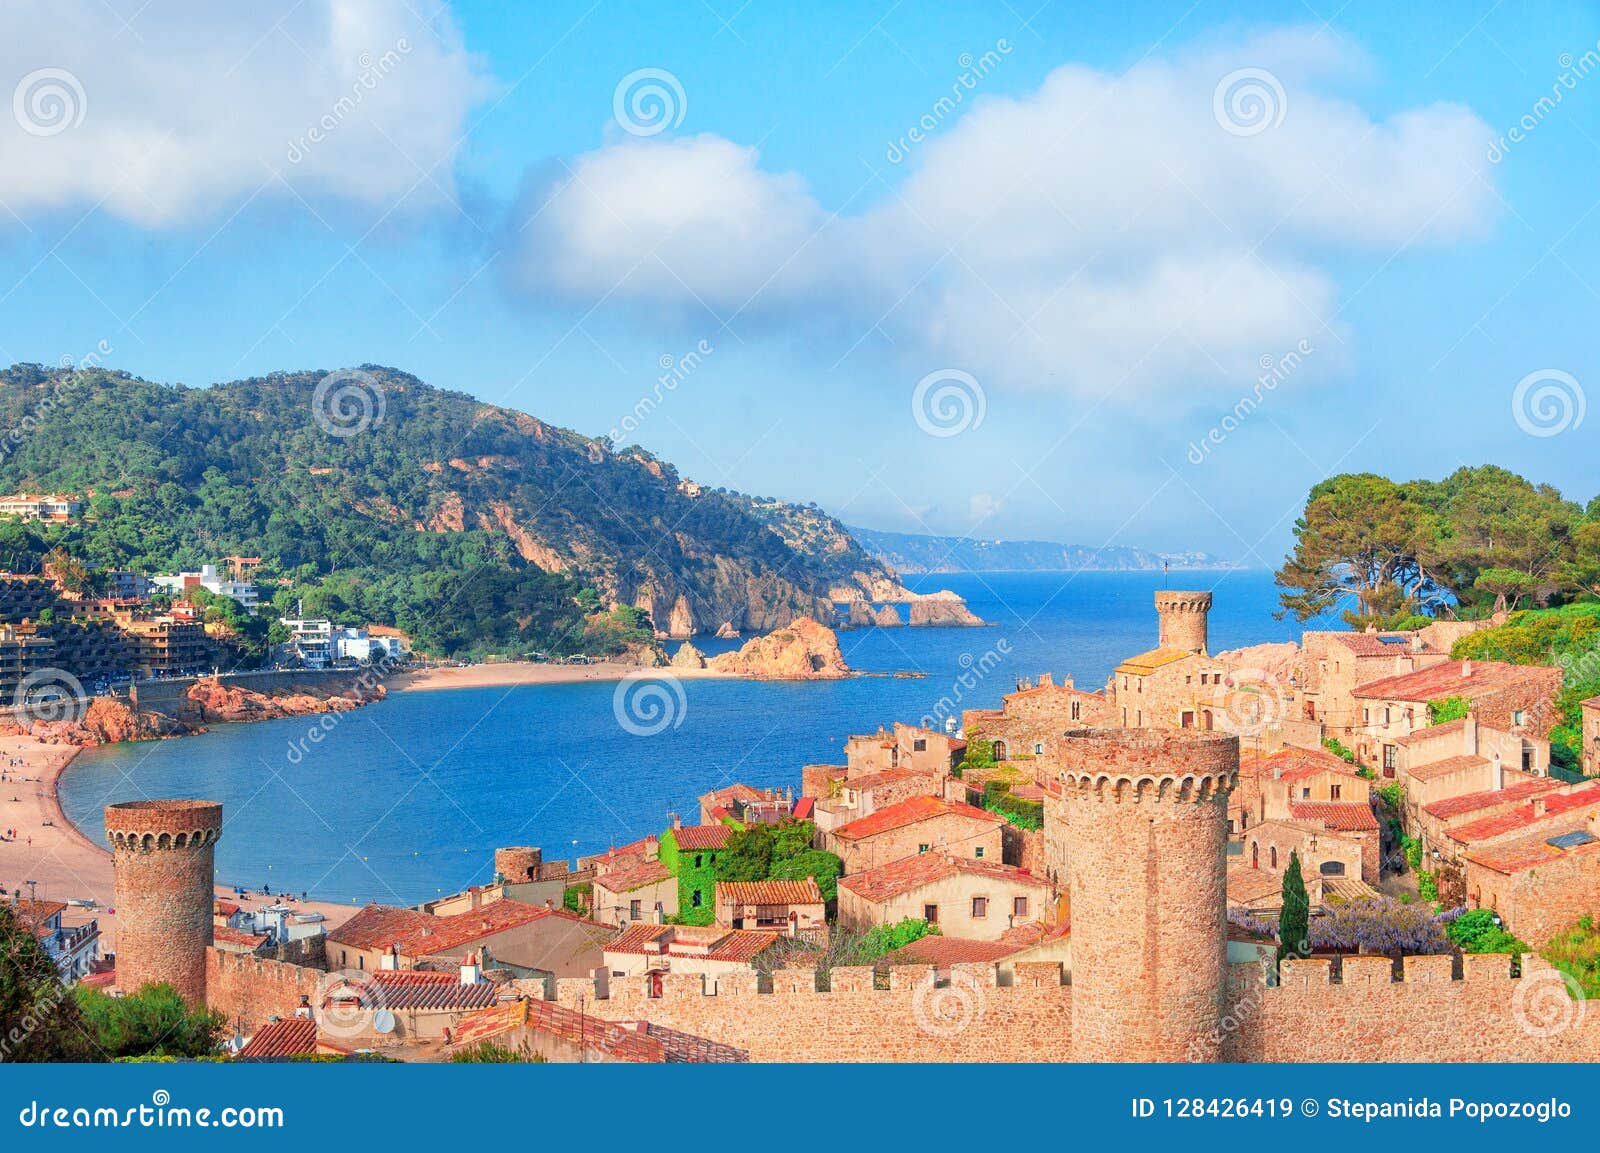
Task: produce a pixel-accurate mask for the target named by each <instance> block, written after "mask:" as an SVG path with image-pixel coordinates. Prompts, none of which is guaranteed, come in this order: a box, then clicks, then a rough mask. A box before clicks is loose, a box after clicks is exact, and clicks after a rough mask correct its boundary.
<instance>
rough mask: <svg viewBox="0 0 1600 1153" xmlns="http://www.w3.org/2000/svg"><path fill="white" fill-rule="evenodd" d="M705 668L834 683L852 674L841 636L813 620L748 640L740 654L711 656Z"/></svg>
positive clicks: (803, 619)
mask: <svg viewBox="0 0 1600 1153" xmlns="http://www.w3.org/2000/svg"><path fill="white" fill-rule="evenodd" d="M706 667H707V668H711V669H715V670H716V671H717V672H720V673H730V674H733V675H735V676H743V677H752V678H755V679H757V680H788V681H811V680H835V679H838V678H840V677H847V676H849V675H850V672H851V671H850V666H849V665H847V664H845V662H844V654H843V653H842V652H840V651H839V638H838V636H837V635H836V634H835V633H834V631H833V630H832V629H830V628H829V627H828V626H827V625H824V624H819V623H818V622H816V621H814V620H812V619H811V618H810V617H798V618H796V619H795V620H794V621H792V622H790V623H789V624H788V625H787V626H785V627H784V628H781V629H778V630H776V631H775V632H771V633H768V634H767V635H766V636H762V637H755V638H753V639H752V640H749V641H746V642H745V644H744V647H743V648H741V649H740V650H739V651H738V652H733V653H723V654H721V655H720V656H715V657H712V658H711V659H710V660H709V661H707V662H706Z"/></svg>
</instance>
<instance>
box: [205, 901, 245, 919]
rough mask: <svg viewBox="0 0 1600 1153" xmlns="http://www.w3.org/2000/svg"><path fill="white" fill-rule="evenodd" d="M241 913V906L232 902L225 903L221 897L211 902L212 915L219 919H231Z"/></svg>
mask: <svg viewBox="0 0 1600 1153" xmlns="http://www.w3.org/2000/svg"><path fill="white" fill-rule="evenodd" d="M238 911H239V906H238V905H236V904H234V903H233V902H232V901H224V900H223V899H222V898H221V897H218V898H217V899H216V900H214V901H212V902H211V913H212V915H213V916H217V917H231V916H233V915H234V914H235V913H237V912H238Z"/></svg>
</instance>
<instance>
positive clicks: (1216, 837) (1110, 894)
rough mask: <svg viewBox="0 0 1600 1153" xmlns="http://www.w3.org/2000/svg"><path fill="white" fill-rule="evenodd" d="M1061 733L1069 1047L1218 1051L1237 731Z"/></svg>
mask: <svg viewBox="0 0 1600 1153" xmlns="http://www.w3.org/2000/svg"><path fill="white" fill-rule="evenodd" d="M1061 744H1062V756H1063V763H1064V765H1065V768H1064V770H1063V771H1062V773H1061V783H1062V794H1063V801H1064V804H1065V806H1066V816H1067V829H1068V838H1069V843H1070V844H1071V846H1072V850H1071V851H1072V880H1071V883H1070V894H1071V896H1070V899H1071V910H1072V912H1071V916H1072V1056H1073V1059H1074V1060H1076V1061H1195V1060H1200V1061H1215V1060H1217V1057H1218V1053H1219V1051H1220V1048H1221V1037H1220V1034H1219V1032H1218V1029H1219V1025H1220V1022H1221V1019H1222V1007H1223V1001H1224V996H1225V989H1226V985H1227V974H1228V966H1227V948H1228V946H1227V845H1226V841H1227V829H1228V819H1227V804H1228V794H1229V792H1230V791H1231V790H1232V789H1233V787H1234V784H1235V783H1236V782H1237V779H1238V772H1239V739H1238V738H1237V737H1235V736H1231V735H1222V734H1216V733H1196V732H1192V731H1184V730H1175V731H1155V730H1149V729H1078V730H1074V731H1071V732H1068V733H1067V734H1066V735H1065V738H1064V739H1063V741H1062V742H1061Z"/></svg>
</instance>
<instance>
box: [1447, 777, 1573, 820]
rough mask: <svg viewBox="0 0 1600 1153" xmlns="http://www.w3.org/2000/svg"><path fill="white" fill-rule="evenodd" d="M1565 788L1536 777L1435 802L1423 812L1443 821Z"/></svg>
mask: <svg viewBox="0 0 1600 1153" xmlns="http://www.w3.org/2000/svg"><path fill="white" fill-rule="evenodd" d="M1563 787H1565V786H1563V785H1562V783H1561V782H1560V781H1557V780H1554V779H1552V778H1549V777H1536V778H1535V779H1533V780H1531V781H1519V782H1517V783H1516V784H1514V785H1511V786H1509V787H1508V788H1504V789H1485V790H1483V791H1481V792H1476V793H1462V794H1461V795H1460V796H1459V797H1446V798H1445V799H1444V800H1442V801H1435V802H1433V804H1431V805H1423V806H1422V811H1423V812H1424V813H1427V814H1428V815H1429V816H1430V817H1438V818H1440V819H1441V820H1445V819H1448V818H1450V817H1459V816H1461V815H1462V814H1463V813H1474V812H1477V811H1478V810H1479V809H1490V808H1493V807H1494V806H1495V805H1505V804H1515V803H1517V802H1519V801H1526V800H1527V799H1529V798H1530V797H1536V796H1538V795H1539V794H1540V793H1550V792H1555V791H1556V790H1558V789H1561V788H1563Z"/></svg>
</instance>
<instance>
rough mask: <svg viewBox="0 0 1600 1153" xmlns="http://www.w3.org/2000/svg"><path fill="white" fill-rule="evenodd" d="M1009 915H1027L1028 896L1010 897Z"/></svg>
mask: <svg viewBox="0 0 1600 1153" xmlns="http://www.w3.org/2000/svg"><path fill="white" fill-rule="evenodd" d="M1011 915H1012V916H1013V917H1026V916H1027V915H1028V898H1026V897H1012V898H1011Z"/></svg>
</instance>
